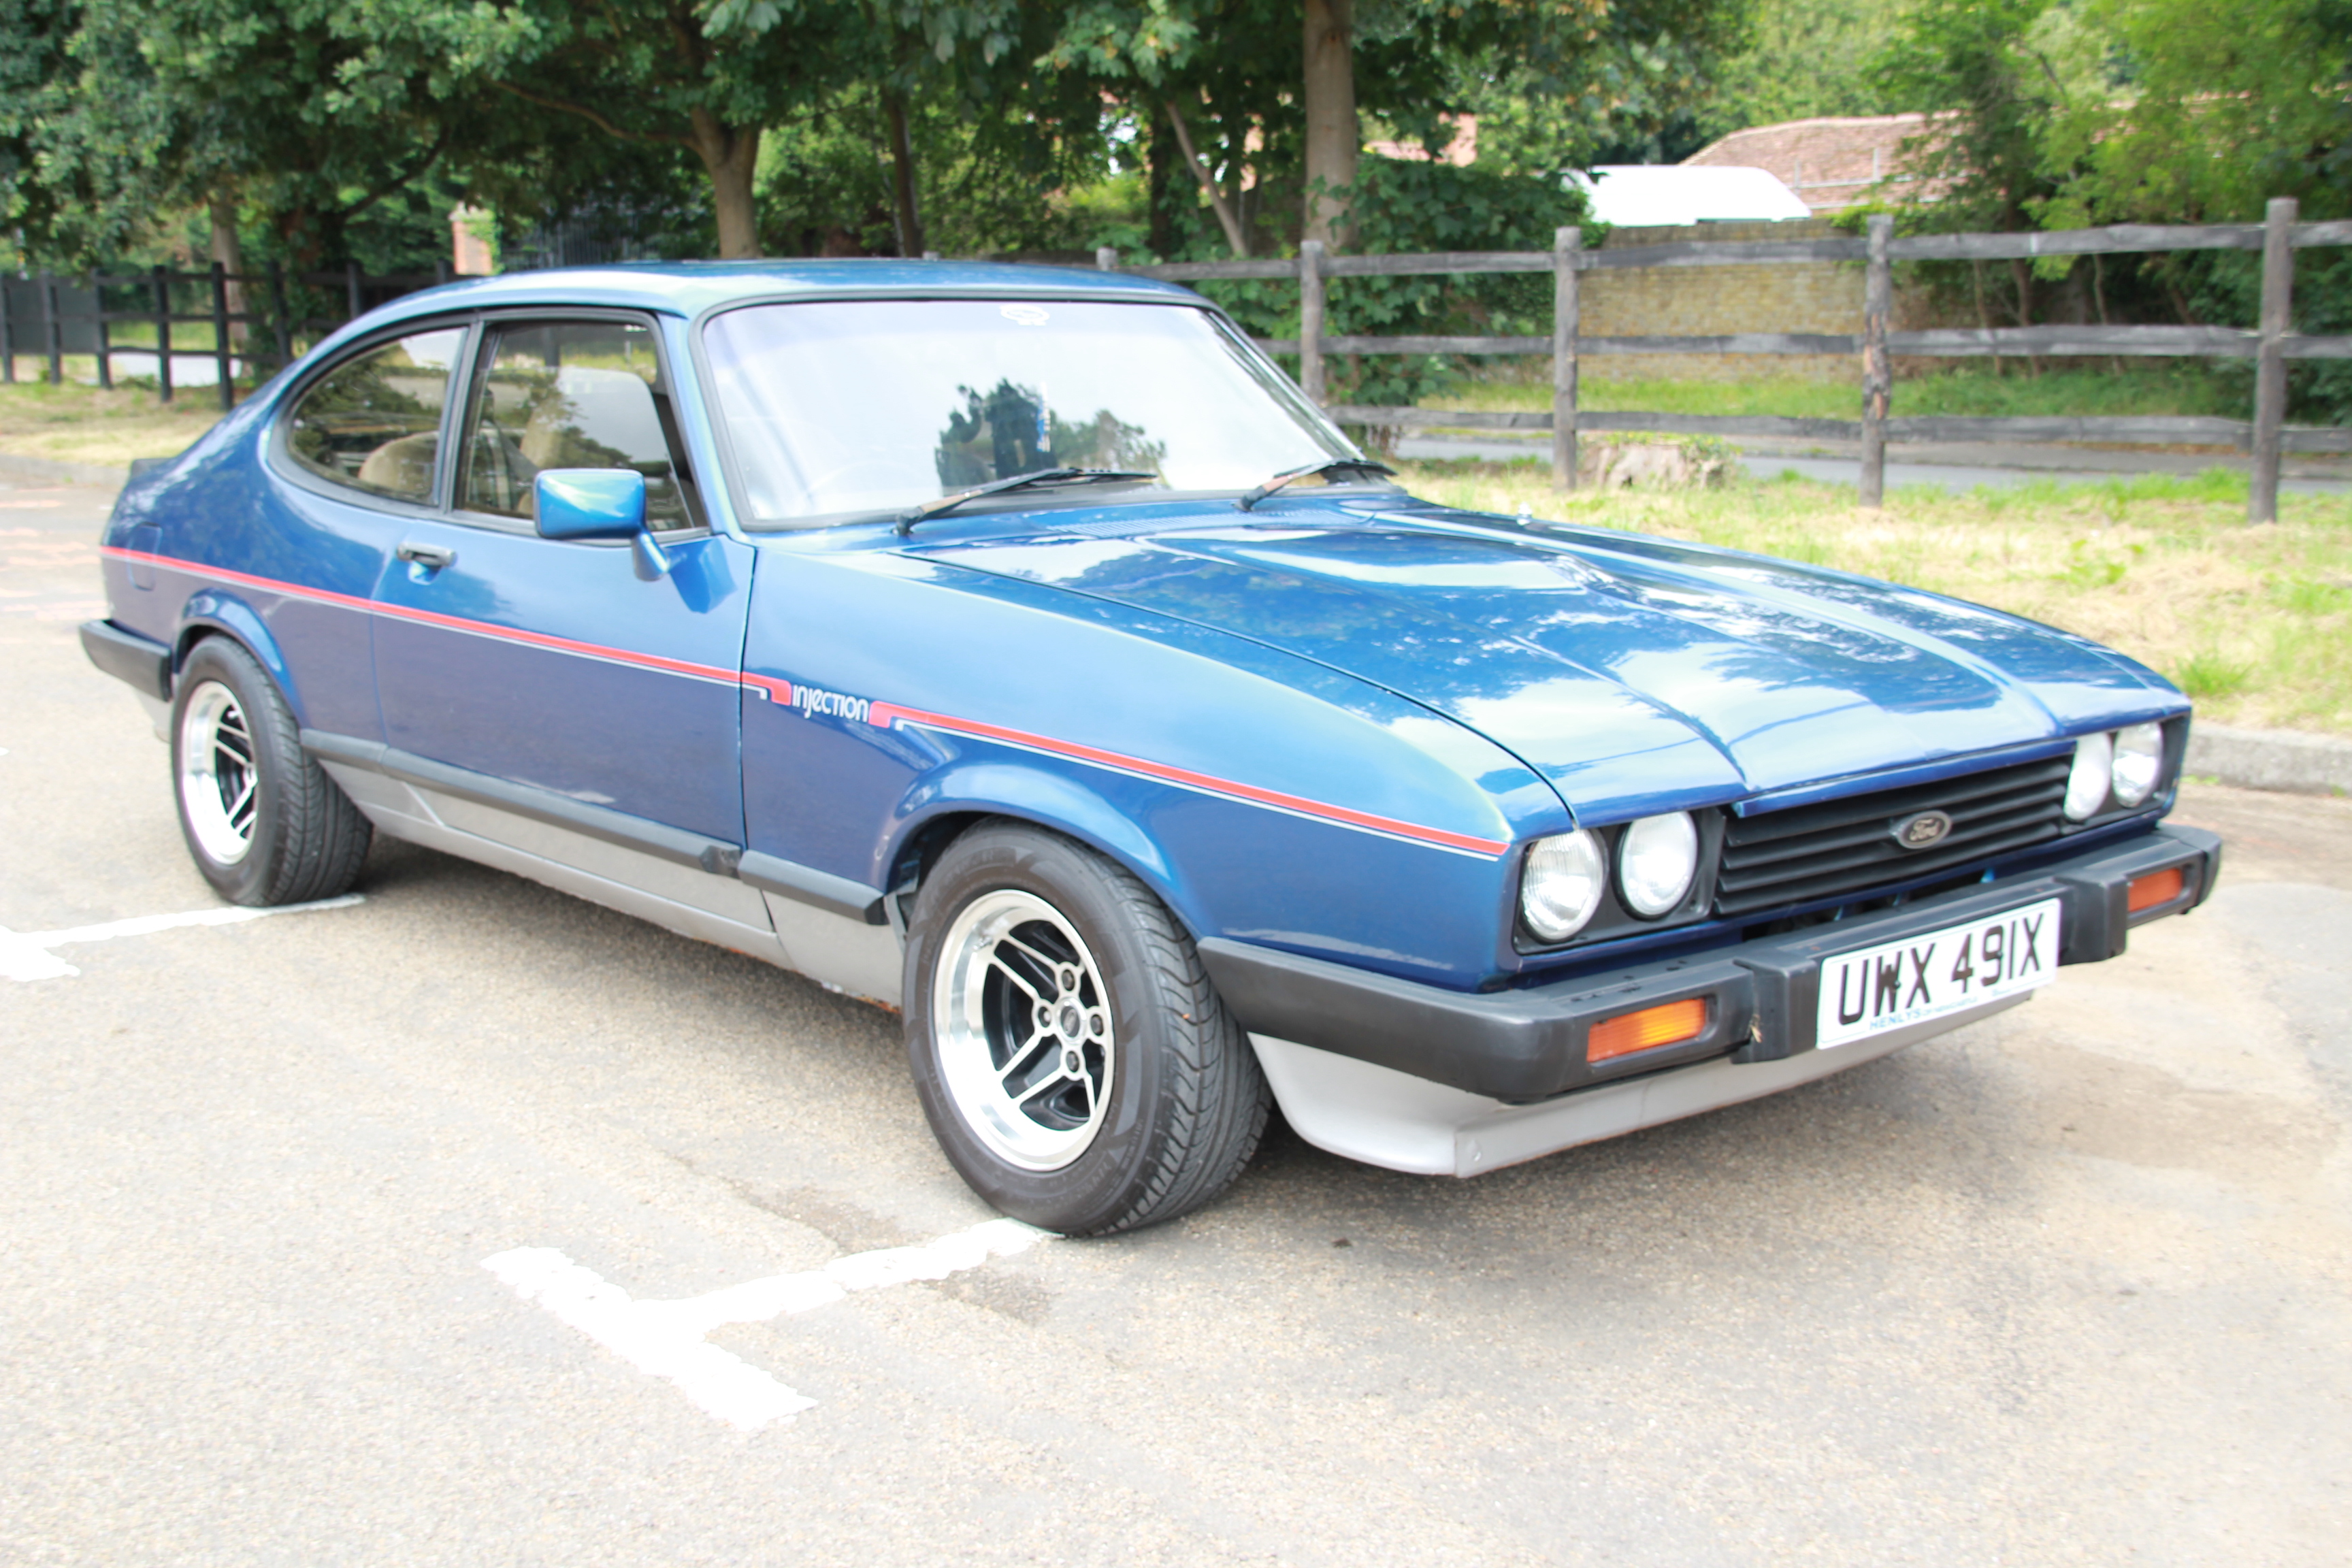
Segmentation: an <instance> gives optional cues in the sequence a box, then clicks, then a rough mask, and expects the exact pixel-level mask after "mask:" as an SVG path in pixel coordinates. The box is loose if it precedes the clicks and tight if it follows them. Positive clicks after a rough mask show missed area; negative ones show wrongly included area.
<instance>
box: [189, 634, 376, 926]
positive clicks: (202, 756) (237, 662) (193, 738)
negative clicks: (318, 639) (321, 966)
mask: <svg viewBox="0 0 2352 1568" xmlns="http://www.w3.org/2000/svg"><path fill="white" fill-rule="evenodd" d="M172 784H173V790H172V793H173V799H174V801H175V802H176V804H177V805H178V807H179V813H180V835H181V837H183V838H184V839H186V840H187V845H188V853H189V855H190V856H191V857H192V858H194V860H195V863H196V869H197V870H199V871H201V872H202V873H204V879H205V881H207V882H210V883H211V884H212V885H213V889H214V890H215V892H217V893H219V894H220V896H221V897H222V898H225V899H226V900H229V901H230V902H231V903H235V904H247V905H269V904H299V903H308V902H310V900H314V899H331V898H333V897H335V896H336V895H337V894H339V893H344V892H348V891H349V890H350V889H351V886H352V883H353V882H355V881H357V880H358V879H359V874H360V866H361V864H362V862H363V861H365V860H366V859H367V852H368V844H369V841H370V839H371V838H372V837H373V827H372V826H370V824H369V822H368V819H367V818H366V817H365V816H362V815H361V814H360V810H359V808H358V807H357V806H355V805H352V802H351V797H350V796H349V795H345V794H343V792H342V791H341V789H339V788H337V787H336V785H335V781H334V780H332V779H331V778H329V777H328V776H327V775H326V773H325V771H324V770H322V769H321V768H320V766H319V764H318V763H315V762H313V761H311V760H310V757H309V756H307V755H305V754H304V752H303V751H302V742H301V734H300V731H299V729H298V728H297V727H296V725H295V722H294V715H293V714H292V713H291V712H290V711H289V710H288V709H287V706H286V699H285V697H284V695H283V694H281V693H280V692H279V691H278V684H277V682H275V681H273V680H271V679H269V674H268V671H267V670H265V669H263V668H261V664H260V661H259V660H257V659H256V658H254V657H253V655H252V654H250V653H248V652H247V651H246V649H245V648H244V647H241V646H240V645H238V644H237V643H235V642H232V641H231V640H229V639H228V638H226V637H206V638H205V640H204V641H202V642H200V643H198V644H196V646H195V647H194V650H193V651H191V652H190V654H189V655H188V659H187V662H186V664H185V665H184V666H183V667H182V668H181V670H180V674H179V679H178V680H177V682H176V683H175V687H174V689H173V699H172Z"/></svg>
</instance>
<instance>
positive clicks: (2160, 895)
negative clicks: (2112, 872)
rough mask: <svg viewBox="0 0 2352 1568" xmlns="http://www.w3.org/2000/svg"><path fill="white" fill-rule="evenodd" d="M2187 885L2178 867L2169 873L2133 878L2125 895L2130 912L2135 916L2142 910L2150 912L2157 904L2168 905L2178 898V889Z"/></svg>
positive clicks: (2162, 872)
mask: <svg viewBox="0 0 2352 1568" xmlns="http://www.w3.org/2000/svg"><path fill="white" fill-rule="evenodd" d="M2188 885H2189V881H2188V879H2187V878H2185V877H2183V876H2182V875H2181V874H2180V868H2179V867H2178V866H2175V867H2174V868H2172V869H2171V870H2169V871H2158V872H2154V873H2152V874H2150V875H2148V876H2146V877H2134V878H2133V879H2132V884H2131V892H2130V893H2129V894H2128V895H2127V898H2128V900H2129V902H2130V904H2131V912H2132V913H2133V914H2137V913H2139V912H2140V910H2152V909H2154V908H2156V906H2157V905H2158V904H2168V903H2170V902H2171V901H2172V900H2175V899H2177V898H2179V896H2180V889H2183V888H2185V887H2187V886H2188Z"/></svg>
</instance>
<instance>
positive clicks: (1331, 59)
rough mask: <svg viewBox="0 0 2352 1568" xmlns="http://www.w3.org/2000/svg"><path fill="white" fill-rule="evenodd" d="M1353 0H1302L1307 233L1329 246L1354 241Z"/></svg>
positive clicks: (1359, 133) (1357, 142)
mask: <svg viewBox="0 0 2352 1568" xmlns="http://www.w3.org/2000/svg"><path fill="white" fill-rule="evenodd" d="M1355 28H1356V0H1307V81H1306V88H1307V238H1308V239H1319V240H1321V241H1322V242H1323V243H1324V244H1325V245H1327V246H1329V247H1332V248H1334V249H1345V248H1346V247H1348V246H1349V245H1350V244H1352V243H1353V242H1354V239H1355V234H1354V230H1353V226H1351V225H1350V224H1349V221H1348V206H1347V200H1346V198H1345V197H1344V196H1334V195H1331V194H1330V193H1332V192H1335V191H1339V192H1344V191H1347V190H1349V189H1350V188H1351V187H1353V186H1354V184H1355V183H1356V157H1357V154H1358V153H1359V152H1360V150H1361V149H1362V147H1363V142H1364V134H1363V129H1362V127H1361V126H1360V125H1359V124H1358V122H1357V120H1356V59H1355Z"/></svg>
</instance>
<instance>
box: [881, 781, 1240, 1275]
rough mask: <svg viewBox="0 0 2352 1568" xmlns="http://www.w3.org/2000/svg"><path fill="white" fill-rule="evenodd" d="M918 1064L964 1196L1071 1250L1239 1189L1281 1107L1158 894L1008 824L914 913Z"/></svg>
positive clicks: (974, 835)
mask: <svg viewBox="0 0 2352 1568" xmlns="http://www.w3.org/2000/svg"><path fill="white" fill-rule="evenodd" d="M905 995H906V1017H907V1046H908V1057H909V1058H910V1060H911V1062H912V1065H913V1068H914V1075H915V1085H916V1089H917V1091H918V1092H919V1095H920V1096H921V1099H922V1102H923V1110H924V1113H925V1114H926V1115H927V1116H928V1117H929V1119H930V1123H931V1130H932V1131H933V1132H934V1133H936V1134H937V1135H938V1137H939V1140H940V1146H941V1148H943V1149H944V1150H945V1151H946V1152H947V1155H948V1158H949V1160H950V1162H951V1163H953V1164H954V1165H955V1167H956V1169H957V1171H958V1172H959V1173H961V1174H962V1176H963V1178H964V1180H965V1181H966V1182H968V1183H970V1184H971V1187H972V1189H973V1190H974V1191H975V1192H977V1193H979V1194H980V1195H981V1196H982V1197H984V1198H986V1199H987V1200H988V1201H989V1202H990V1203H992V1204H993V1205H996V1206H997V1207H998V1208H1000V1209H1002V1210H1003V1211H1004V1212H1005V1213H1007V1214H1009V1215H1014V1216H1015V1217H1016V1218H1020V1219H1024V1220H1027V1221H1029V1222H1030V1223H1031V1224H1033V1225H1038V1226H1045V1228H1047V1229H1049V1230H1055V1231H1060V1232H1062V1233H1063V1234H1065V1235H1071V1236H1085V1235H1093V1234H1099V1233H1101V1232H1105V1231H1117V1230H1129V1229H1132V1228H1134V1227H1136V1226H1143V1225H1150V1224H1152V1223H1154V1222H1156V1221H1160V1220H1164V1219H1173V1218H1174V1217H1176V1216H1177V1215H1181V1214H1185V1213H1188V1212H1190V1211H1191V1210H1192V1209H1194V1208H1197V1207H1199V1206H1200V1205H1202V1204H1204V1203H1207V1202H1208V1201H1209V1200H1210V1199H1211V1198H1213V1197H1214V1196H1216V1194H1218V1193H1220V1192H1222V1191H1223V1189H1224V1188H1225V1186H1226V1185H1227V1184H1230V1183H1231V1182H1232V1181H1233V1179H1234V1177H1235V1176H1237V1175H1239V1174H1240V1173H1241V1170H1242V1167H1243V1166H1244V1165H1245V1164H1247V1163H1249V1157H1250V1154H1251V1152H1253V1151H1254V1150H1255V1148H1256V1147H1257V1141H1258V1137H1259V1135H1260V1134H1261V1133H1262V1132H1263V1131H1265V1119H1266V1112H1267V1108H1268V1105H1269V1103H1270V1102H1269V1099H1268V1096H1267V1093H1266V1087H1265V1079H1264V1077H1263V1076H1262V1075H1261V1074H1260V1072H1259V1071H1258V1066H1257V1058H1256V1057H1255V1054H1254V1053H1253V1052H1252V1051H1251V1049H1250V1047H1249V1042H1248V1041H1247V1040H1245V1039H1244V1038H1243V1037H1242V1033H1241V1030H1240V1029H1239V1028H1238V1027H1237V1026H1235V1025H1234V1021H1233V1019H1232V1017H1231V1016H1229V1015H1227V1013H1226V1012H1225V1009H1224V1005H1223V1003H1222V1002H1220V1001H1219V1000H1218V997H1217V994H1216V991H1215V989H1214V987H1213V986H1212V985H1211V984H1209V978H1208V975H1207V973H1206V972H1205V971H1204V970H1202V967H1201V961H1200V958H1199V956H1198V954H1196V953H1195V952H1193V950H1192V942H1191V940H1190V939H1189V938H1188V937H1187V936H1186V935H1185V934H1184V931H1183V929H1182V928H1181V926H1179V925H1178V924H1177V922H1176V920H1175V918H1174V917H1173V916H1172V915H1171V914H1170V913H1169V912H1168V910H1167V908H1166V906H1164V905H1162V904H1161V903H1160V900H1158V899H1156V898H1154V897H1153V896H1152V894H1151V891H1150V889H1148V888H1146V887H1144V885H1143V884H1142V883H1141V882H1139V881H1138V880H1136V879H1135V878H1134V877H1132V876H1130V875H1129V873H1128V872H1127V871H1125V870H1124V869H1122V868H1119V867H1118V866H1116V865H1114V864H1113V863H1111V862H1110V861H1108V860H1106V859H1104V858H1102V857H1101V856H1099V855H1097V854H1095V853H1094V852H1093V851H1092V850H1089V849H1087V848H1086V847H1083V846H1080V845H1077V844H1075V843H1072V842H1071V841H1070V840H1068V839H1066V838H1063V837H1058V836H1056V835H1054V834H1050V833H1045V832H1042V831H1040V830H1037V829H1034V828H1029V827H1023V826H1015V825H1012V824H1001V825H994V826H984V827H980V828H976V829H974V830H973V831H971V832H970V833H968V834H966V835H965V836H964V837H961V838H960V839H958V840H956V842H955V843H954V844H952V845H950V847H949V848H948V850H947V851H946V853H945V854H944V855H942V856H941V857H940V861H939V863H938V865H937V866H935V867H934V868H932V870H931V872H930V874H929V876H927V877H926V878H925V879H924V882H923V886H922V890H921V891H920V892H919V894H918V895H917V898H916V902H915V915H914V919H913V921H912V931H911V935H910V938H909V940H908V947H907V984H906V992H905Z"/></svg>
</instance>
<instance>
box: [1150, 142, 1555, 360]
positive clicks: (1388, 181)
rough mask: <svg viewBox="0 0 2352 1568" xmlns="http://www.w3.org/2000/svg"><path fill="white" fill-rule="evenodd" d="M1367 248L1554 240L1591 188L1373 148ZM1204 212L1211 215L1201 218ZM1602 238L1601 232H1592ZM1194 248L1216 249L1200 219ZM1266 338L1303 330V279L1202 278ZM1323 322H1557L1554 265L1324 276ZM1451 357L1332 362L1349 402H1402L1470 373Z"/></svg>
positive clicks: (1518, 325) (1360, 196) (1478, 246)
mask: <svg viewBox="0 0 2352 1568" xmlns="http://www.w3.org/2000/svg"><path fill="white" fill-rule="evenodd" d="M1350 196H1351V200H1352V204H1353V206H1354V211H1355V216H1356V223H1357V231H1358V235H1357V249H1358V250H1359V251H1360V252H1361V253H1363V254H1366V255H1391V256H1393V255H1406V254H1412V253H1416V252H1426V251H1440V250H1549V249H1550V248H1551V244H1552V237H1553V234H1554V232H1555V231H1556V230H1558V229H1559V227H1560V226H1562V225H1566V224H1575V223H1581V222H1583V221H1584V216H1585V210H1584V197H1583V195H1582V194H1581V193H1580V192H1578V191H1576V190H1575V189H1573V188H1572V187H1567V186H1565V184H1564V183H1563V182H1562V181H1560V180H1559V179H1557V178H1554V177H1552V176H1549V175H1544V174H1501V173H1497V172H1496V171H1494V170H1491V169H1487V168H1485V167H1483V166H1479V165H1473V166H1471V167H1468V168H1461V167H1457V166H1455V165H1454V164H1450V163H1408V162H1404V161H1402V160H1398V159H1390V158H1366V159H1365V160H1364V162H1363V163H1362V165H1361V167H1360V171H1359V173H1358V175H1357V181H1356V185H1355V188H1354V190H1353V191H1352V192H1351V193H1350ZM1194 221H1195V222H1196V223H1201V222H1202V221H1203V220H1201V219H1199V218H1198V217H1197V216H1196V217H1195V219H1194ZM1598 237H1599V231H1598V230H1595V231H1594V232H1593V234H1592V236H1591V238H1592V239H1593V240H1594V241H1596V242H1597V240H1598ZM1192 244H1193V247H1194V248H1196V249H1201V250H1203V251H1207V250H1210V249H1211V246H1210V235H1209V234H1208V233H1207V232H1204V231H1202V230H1199V229H1196V230H1195V232H1194V235H1193V237H1192ZM1199 287H1200V289H1201V291H1202V293H1205V294H1207V295H1209V296H1210V297H1211V298H1212V299H1213V300H1216V301H1217V302H1218V303H1219V304H1221V305H1223V306H1224V308H1225V309H1226V310H1229V311H1231V312H1232V313H1233V315H1234V320H1236V321H1239V322H1240V323H1241V324H1242V325H1243V327H1244V328H1245V329H1246V330H1247V331H1250V332H1251V333H1252V334H1253V335H1255V336H1258V337H1288V338H1295V337H1297V335H1298V287H1297V284H1296V283H1293V282H1289V281H1287V280H1281V281H1276V280H1266V281H1263V282H1261V281H1255V280H1252V281H1239V282H1234V281H1218V282H1208V283H1202V284H1201V285H1199ZM1325 289H1326V293H1325V319H1324V330H1325V331H1327V332H1328V333H1329V334H1331V335H1332V336H1335V337H1344V336H1373V335H1378V336H1391V337H1392V336H1398V335H1406V336H1424V335H1445V334H1470V333H1475V334H1482V335H1483V334H1492V335H1495V336H1505V337H1507V336H1535V335H1540V334H1543V333H1547V332H1549V331H1551V304H1552V298H1551V297H1552V281H1551V278H1550V277H1549V274H1543V273H1517V274H1512V273H1505V274H1499V275H1493V276H1486V277H1471V278H1335V279H1329V280H1328V281H1327V283H1326V284H1325ZM1329 374H1330V380H1331V390H1332V395H1333V398H1334V400H1335V401H1338V402H1343V403H1363V404H1376V405H1404V404H1411V403H1414V402H1418V401H1420V400H1421V399H1423V398H1424V397H1432V396H1437V395H1443V394H1444V393H1445V392H1446V391H1448V390H1449V389H1451V388H1453V387H1454V385H1455V384H1457V383H1458V381H1459V380H1460V378H1461V374H1462V373H1461V369H1460V366H1459V365H1458V363H1456V362H1454V360H1452V359H1450V358H1446V357H1442V356H1437V355H1425V356H1421V357H1418V358H1411V357H1405V356H1400V355H1389V354H1381V355H1375V356H1361V357H1360V358H1355V359H1351V360H1349V361H1342V362H1337V363H1333V364H1332V365H1331V366H1330V367H1329Z"/></svg>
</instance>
